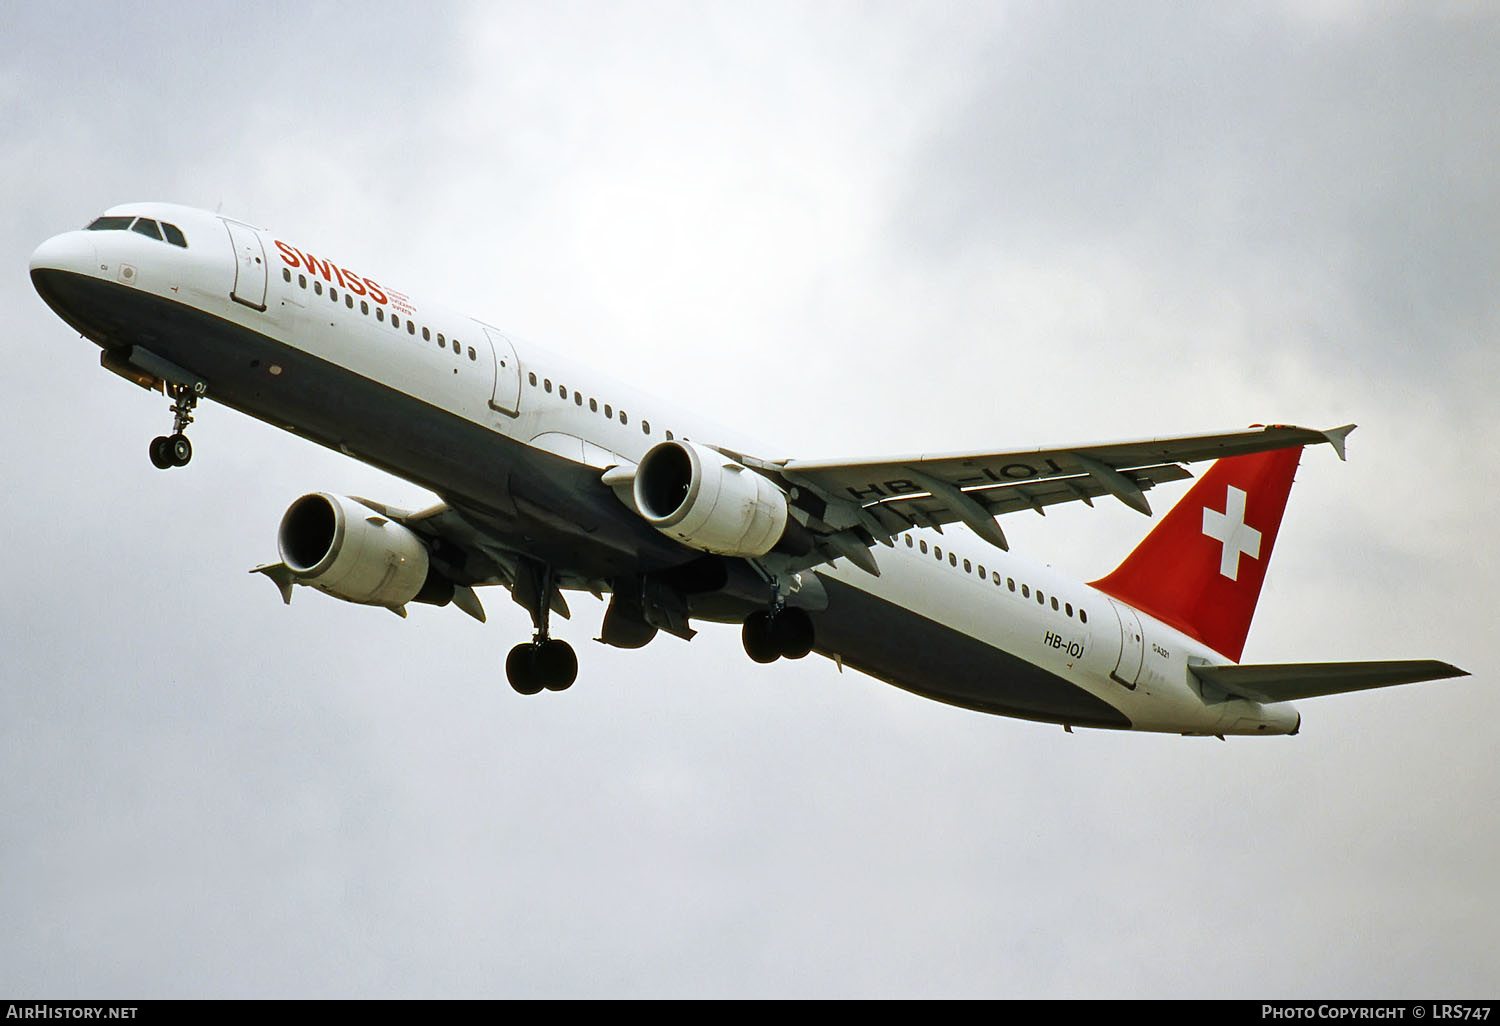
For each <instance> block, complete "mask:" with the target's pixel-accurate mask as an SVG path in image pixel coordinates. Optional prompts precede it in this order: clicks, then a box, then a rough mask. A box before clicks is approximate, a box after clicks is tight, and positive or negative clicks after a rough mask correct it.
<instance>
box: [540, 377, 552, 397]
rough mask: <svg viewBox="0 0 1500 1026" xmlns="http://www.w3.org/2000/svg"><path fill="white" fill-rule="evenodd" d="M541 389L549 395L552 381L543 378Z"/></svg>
mask: <svg viewBox="0 0 1500 1026" xmlns="http://www.w3.org/2000/svg"><path fill="white" fill-rule="evenodd" d="M542 388H543V390H545V391H546V392H547V393H548V394H549V395H550V394H551V392H552V379H551V378H543V379H542Z"/></svg>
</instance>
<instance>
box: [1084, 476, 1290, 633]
mask: <svg viewBox="0 0 1500 1026" xmlns="http://www.w3.org/2000/svg"><path fill="white" fill-rule="evenodd" d="M1301 456H1302V450H1301V449H1300V448H1293V449H1274V450H1272V451H1270V452H1260V453H1254V454H1252V455H1249V456H1234V457H1230V458H1227V459H1221V460H1219V461H1218V462H1217V463H1215V464H1214V465H1213V466H1212V467H1210V468H1209V470H1208V473H1206V474H1204V475H1203V477H1201V478H1200V479H1199V480H1198V482H1197V484H1195V485H1193V487H1192V488H1191V489H1189V490H1188V493H1187V494H1186V495H1185V496H1183V497H1182V499H1181V501H1179V502H1178V503H1177V505H1176V506H1173V507H1172V510H1171V512H1169V513H1168V514H1167V515H1166V516H1165V517H1163V518H1162V521H1161V523H1159V524H1157V525H1156V527H1155V528H1154V529H1153V530H1152V531H1151V533H1150V534H1148V535H1147V536H1146V538H1145V540H1144V541H1142V542H1141V543H1140V544H1139V545H1137V546H1136V548H1135V551H1134V552H1132V553H1131V554H1130V555H1129V556H1127V557H1126V559H1125V562H1123V563H1121V564H1120V565H1119V567H1117V568H1116V569H1115V571H1114V573H1112V574H1110V575H1109V576H1108V577H1105V578H1103V579H1102V580H1098V581H1095V582H1094V585H1093V586H1094V587H1095V588H1098V589H1099V590H1100V591H1102V592H1104V593H1105V594H1106V595H1110V596H1112V597H1113V598H1117V599H1119V600H1120V601H1121V602H1124V603H1127V604H1129V605H1131V606H1134V607H1135V608H1136V609H1139V610H1141V611H1142V612H1145V613H1149V614H1150V615H1152V616H1154V617H1156V618H1157V619H1158V620H1160V621H1162V622H1163V623H1167V624H1171V625H1172V626H1173V627H1176V628H1177V629H1178V630H1181V631H1184V632H1185V633H1187V634H1189V635H1191V636H1192V637H1195V638H1197V639H1198V640H1200V641H1202V642H1203V643H1204V644H1206V645H1208V646H1209V647H1210V648H1212V649H1213V650H1214V651H1215V652H1219V653H1221V654H1223V655H1225V656H1227V657H1228V658H1230V659H1232V660H1234V661H1235V662H1239V659H1240V654H1241V653H1242V652H1243V651H1244V649H1245V636H1246V635H1247V634H1249V632H1250V620H1251V618H1252V617H1253V616H1254V615H1255V604H1256V602H1257V601H1258V600H1259V599H1260V586H1261V584H1262V583H1263V582H1264V581H1265V579H1266V566H1267V565H1268V564H1269V563H1270V561H1271V549H1272V548H1273V547H1274V546H1275V544H1276V532H1277V531H1278V530H1279V529H1280V527H1281V514H1282V513H1283V512H1284V511H1285V509H1286V500H1287V496H1288V495H1290V494H1291V490H1292V479H1293V478H1294V477H1295V476H1296V473H1297V462H1298V460H1299V459H1300V458H1301Z"/></svg>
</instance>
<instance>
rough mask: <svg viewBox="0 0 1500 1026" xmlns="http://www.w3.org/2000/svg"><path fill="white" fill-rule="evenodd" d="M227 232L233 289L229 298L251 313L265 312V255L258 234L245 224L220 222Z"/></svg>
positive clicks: (224, 220)
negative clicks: (251, 311) (231, 251)
mask: <svg viewBox="0 0 1500 1026" xmlns="http://www.w3.org/2000/svg"><path fill="white" fill-rule="evenodd" d="M220 220H222V221H223V222H224V227H225V228H228V229H229V243H230V245H232V246H233V247H234V260H235V264H234V288H233V289H232V290H231V291H230V293H229V298H230V299H232V300H234V301H235V302H236V303H244V304H245V305H246V306H248V307H250V308H251V309H252V310H261V311H264V310H265V308H266V251H265V248H264V247H263V246H261V244H260V233H259V232H257V231H256V230H255V229H254V228H251V227H250V226H249V225H248V224H240V223H239V222H238V221H231V220H229V218H227V217H226V218H221V219H220Z"/></svg>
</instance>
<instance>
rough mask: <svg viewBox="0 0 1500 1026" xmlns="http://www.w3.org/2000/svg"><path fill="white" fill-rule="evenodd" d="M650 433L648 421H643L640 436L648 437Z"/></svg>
mask: <svg viewBox="0 0 1500 1026" xmlns="http://www.w3.org/2000/svg"><path fill="white" fill-rule="evenodd" d="M650 433H651V422H650V421H649V420H643V421H641V434H643V435H649V434H650Z"/></svg>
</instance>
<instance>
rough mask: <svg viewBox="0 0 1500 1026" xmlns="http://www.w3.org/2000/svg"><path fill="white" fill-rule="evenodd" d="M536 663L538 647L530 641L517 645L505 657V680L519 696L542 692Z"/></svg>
mask: <svg viewBox="0 0 1500 1026" xmlns="http://www.w3.org/2000/svg"><path fill="white" fill-rule="evenodd" d="M536 663H537V659H536V646H535V645H533V644H532V643H531V642H529V641H528V642H525V643H523V644H520V645H517V646H516V647H515V648H513V649H511V650H510V655H508V656H506V657H505V679H506V680H508V681H510V686H511V687H512V688H514V689H515V690H516V691H517V692H518V693H519V694H522V695H534V694H536V693H537V692H539V691H541V690H542V687H543V684H542V679H541V674H539V673H538V672H537V665H536Z"/></svg>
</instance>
